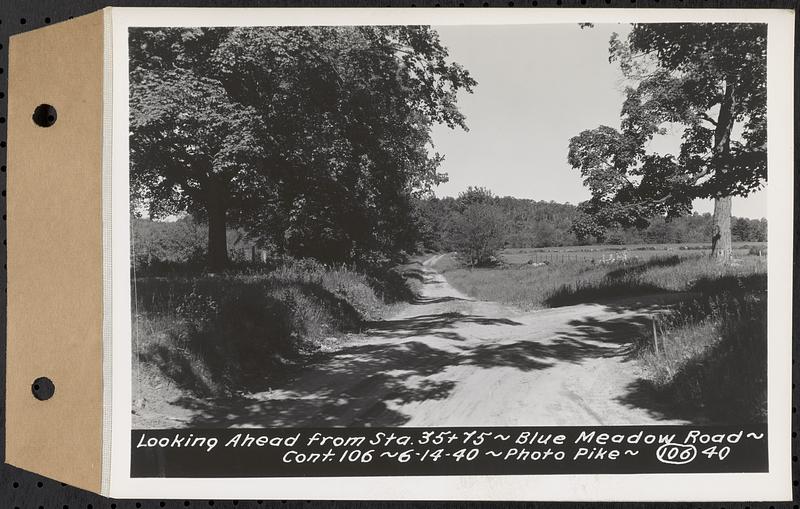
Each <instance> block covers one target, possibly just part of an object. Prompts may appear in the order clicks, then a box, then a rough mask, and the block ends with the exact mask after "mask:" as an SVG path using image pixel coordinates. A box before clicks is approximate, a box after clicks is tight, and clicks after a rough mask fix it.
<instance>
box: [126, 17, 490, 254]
mask: <svg viewBox="0 0 800 509" xmlns="http://www.w3.org/2000/svg"><path fill="white" fill-rule="evenodd" d="M130 47H131V181H132V196H133V197H134V201H135V202H138V204H140V206H141V204H147V206H148V207H149V210H150V213H151V215H154V216H159V215H165V214H169V213H174V212H176V211H183V210H186V211H189V212H192V213H194V214H196V215H199V216H200V217H202V218H206V219H207V220H208V224H209V262H210V265H211V266H212V268H221V267H223V266H224V264H225V262H226V257H227V248H226V246H225V244H224V242H225V235H224V232H225V228H226V225H228V224H229V223H232V222H235V223H237V224H240V225H244V226H246V227H247V228H248V229H249V231H250V233H251V235H252V236H253V237H256V238H258V239H260V240H262V241H263V242H265V243H269V244H270V245H272V246H273V247H274V248H276V249H277V250H279V251H281V252H285V253H288V254H293V255H298V256H312V257H315V258H318V259H321V260H323V261H352V260H358V259H370V258H374V257H375V256H387V255H390V254H391V253H394V252H397V251H398V250H399V249H402V248H403V247H410V246H411V245H413V240H414V239H413V238H412V233H413V229H412V228H409V223H410V217H411V213H412V206H411V201H412V198H413V195H414V194H415V193H420V192H424V191H426V190H429V189H430V188H431V187H432V186H433V185H435V184H437V183H439V182H441V181H442V180H443V179H444V178H445V176H444V175H442V174H440V173H439V172H438V167H439V164H440V162H441V160H442V158H441V156H439V155H438V154H436V153H432V150H431V146H432V144H431V137H430V131H431V128H432V126H433V124H435V123H444V124H446V125H448V126H450V127H451V128H454V127H462V128H465V129H466V125H465V122H464V117H463V115H462V114H461V113H460V112H459V111H458V109H457V107H456V93H457V92H458V91H459V90H462V89H463V90H467V91H471V88H472V87H473V86H474V85H475V82H474V80H473V79H472V78H471V77H470V76H469V73H468V72H467V71H466V70H464V69H463V68H462V67H460V66H459V65H457V64H455V63H452V62H449V61H448V53H447V50H446V48H444V47H443V46H442V45H441V43H440V41H439V38H438V35H437V33H436V32H435V31H434V30H432V29H431V28H429V27H369V26H364V27H243V28H192V29H172V28H167V29H139V30H134V31H132V32H131V44H130Z"/></svg>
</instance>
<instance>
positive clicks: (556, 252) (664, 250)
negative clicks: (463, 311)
mask: <svg viewBox="0 0 800 509" xmlns="http://www.w3.org/2000/svg"><path fill="white" fill-rule="evenodd" d="M710 250H711V246H710V245H708V244H630V245H624V246H617V245H592V246H563V247H548V248H510V249H504V250H503V251H501V253H500V260H501V261H502V262H503V263H507V264H509V265H521V264H526V263H529V262H534V263H536V262H548V263H568V262H569V263H571V262H579V261H592V260H594V261H595V263H603V262H613V261H615V260H620V259H624V258H627V259H628V260H631V261H634V260H649V259H650V258H660V257H665V256H687V257H694V256H697V255H698V254H699V253H701V252H707V251H710ZM733 252H734V256H736V257H744V256H748V255H759V254H760V255H762V256H766V254H767V245H766V243H753V242H734V243H733Z"/></svg>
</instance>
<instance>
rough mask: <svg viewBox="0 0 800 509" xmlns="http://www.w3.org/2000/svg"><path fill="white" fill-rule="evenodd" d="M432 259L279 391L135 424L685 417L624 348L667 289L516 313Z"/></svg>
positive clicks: (667, 420) (595, 421)
mask: <svg viewBox="0 0 800 509" xmlns="http://www.w3.org/2000/svg"><path fill="white" fill-rule="evenodd" d="M438 256H441V255H438ZM438 256H434V257H432V258H430V259H428V260H426V261H425V262H424V263H422V264H419V265H417V266H416V267H417V268H416V269H412V271H411V272H412V273H411V274H410V275H411V276H413V277H417V278H418V279H421V280H422V283H423V284H422V291H421V294H420V295H419V298H418V299H417V301H416V302H414V303H412V304H409V305H408V306H407V307H405V308H404V309H403V310H402V311H401V312H400V313H399V314H397V315H396V316H394V317H392V318H391V319H389V320H385V321H380V322H374V323H371V324H369V328H368V329H367V330H365V331H364V332H363V333H362V334H360V335H357V336H354V337H353V338H351V339H350V340H349V342H348V343H347V345H346V346H344V347H343V348H341V349H339V350H337V351H335V352H329V353H325V354H321V355H320V356H318V358H317V359H315V361H314V362H312V363H311V364H310V365H308V366H306V367H305V368H303V369H302V370H299V371H298V372H297V373H296V375H295V376H294V377H293V378H292V379H291V380H289V381H287V383H285V384H283V385H282V386H281V387H275V388H273V389H271V390H269V391H266V392H263V393H257V394H250V395H247V396H242V397H240V398H236V399H233V400H225V401H219V400H216V401H205V402H204V401H192V402H191V404H183V405H180V406H179V407H178V406H176V407H174V408H172V409H171V410H170V411H169V413H170V414H172V415H171V417H170V418H169V421H168V422H164V421H163V419H158V418H156V417H155V416H151V417H150V418H148V417H147V416H138V417H137V416H134V427H137V428H146V427H163V426H165V425H167V426H168V427H181V426H206V427H229V426H236V427H251V426H252V427H273V426H274V427H279V426H400V425H403V426H523V425H524V426H542V425H585V426H589V425H624V424H655V423H659V424H681V423H686V422H687V421H685V420H682V419H679V418H677V417H676V414H675V413H674V412H671V411H670V409H668V408H664V407H663V406H659V404H658V403H656V402H655V401H654V400H653V398H652V395H651V394H649V392H648V391H647V389H646V384H644V383H643V382H642V380H641V378H640V376H641V372H640V369H639V368H638V366H637V363H636V361H635V360H634V359H633V358H632V355H631V339H632V338H633V337H634V336H635V335H636V334H638V333H640V332H641V331H642V329H641V327H643V326H644V327H646V326H648V325H649V321H648V318H647V317H648V313H649V312H651V311H652V309H653V308H658V307H663V305H664V303H665V301H664V299H665V297H664V296H652V297H644V298H638V299H628V301H627V302H626V301H624V300H620V301H616V302H614V303H613V304H580V305H575V306H565V307H559V308H554V309H546V310H540V311H534V312H527V313H523V312H520V311H518V310H515V309H512V308H510V307H507V306H504V305H501V304H498V303H495V302H485V301H476V300H473V299H471V298H469V297H468V296H466V295H463V294H461V293H459V292H458V291H457V290H456V289H454V288H453V287H452V286H450V285H449V284H448V283H447V282H446V281H445V279H444V277H443V276H442V275H440V274H438V273H437V272H436V271H435V270H434V269H433V268H432V265H433V264H434V263H435V262H436V261H437V260H438ZM184 403H185V402H184Z"/></svg>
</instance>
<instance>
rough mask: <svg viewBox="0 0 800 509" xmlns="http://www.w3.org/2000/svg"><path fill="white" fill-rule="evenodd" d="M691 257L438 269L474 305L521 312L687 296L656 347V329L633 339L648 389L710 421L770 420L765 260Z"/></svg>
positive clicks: (450, 262)
mask: <svg viewBox="0 0 800 509" xmlns="http://www.w3.org/2000/svg"><path fill="white" fill-rule="evenodd" d="M531 251H532V250H524V251H523V252H520V250H513V251H512V252H508V251H507V252H504V253H503V254H502V257H503V259H508V258H511V259H514V258H513V257H517V259H519V258H520V257H529V256H530V253H531ZM684 251H686V252H684V253H680V254H677V253H673V254H670V255H669V256H663V255H662V256H650V257H646V258H645V257H642V258H634V257H631V256H629V257H628V258H627V259H622V258H617V259H615V260H612V261H608V262H602V263H601V262H598V261H596V260H594V261H593V260H591V259H578V260H577V261H569V260H568V259H565V260H564V261H563V262H561V261H558V262H553V263H547V264H542V265H536V264H527V263H516V264H511V263H506V264H501V265H499V266H497V267H495V268H485V269H470V268H464V267H463V266H462V265H461V264H460V263H459V261H458V260H457V259H456V258H455V257H454V256H452V255H451V256H447V257H444V258H442V259H441V260H440V261H439V263H438V264H437V267H436V268H437V270H439V271H440V272H442V273H443V274H444V276H445V277H446V278H447V280H448V282H450V284H452V285H453V286H455V287H456V288H457V289H458V290H460V291H462V292H464V293H466V294H468V295H470V296H473V297H475V298H478V299H481V300H491V301H496V302H501V303H504V304H507V305H511V306H514V307H517V308H519V309H522V310H533V309H537V308H544V307H558V306H566V305H572V304H579V303H588V302H596V303H612V302H613V301H614V300H618V299H620V298H625V297H630V296H635V295H645V294H657V293H676V292H682V298H681V299H680V301H679V302H678V303H677V304H676V305H674V306H673V307H671V308H669V309H667V310H665V311H664V312H663V313H660V314H658V315H656V318H655V320H654V321H655V324H656V335H655V339H654V335H653V333H652V329H650V328H645V329H642V330H641V335H640V336H639V337H635V338H632V339H633V341H634V345H635V355H636V356H637V358H638V360H639V362H640V365H641V366H642V368H643V371H644V373H645V375H644V380H643V383H644V384H645V386H646V390H649V391H651V392H652V393H653V397H657V398H662V399H667V400H670V401H671V402H672V404H673V405H674V406H679V407H682V408H684V409H685V410H686V412H687V413H690V414H692V413H693V414H696V415H703V416H705V418H707V419H709V420H716V421H728V422H735V421H741V420H747V421H763V420H764V419H765V418H766V338H767V335H766V303H767V294H766V289H767V275H766V272H767V259H766V256H759V255H749V254H747V255H743V256H742V255H741V254H739V257H737V258H735V259H734V261H733V262H732V263H730V264H720V263H718V262H716V261H715V260H711V259H709V258H708V256H707V255H703V254H699V253H698V251H694V250H684ZM738 251H739V253H741V252H743V251H744V250H743V249H740V250H738ZM655 252H658V251H655ZM747 252H748V253H749V249H748V251H747Z"/></svg>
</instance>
